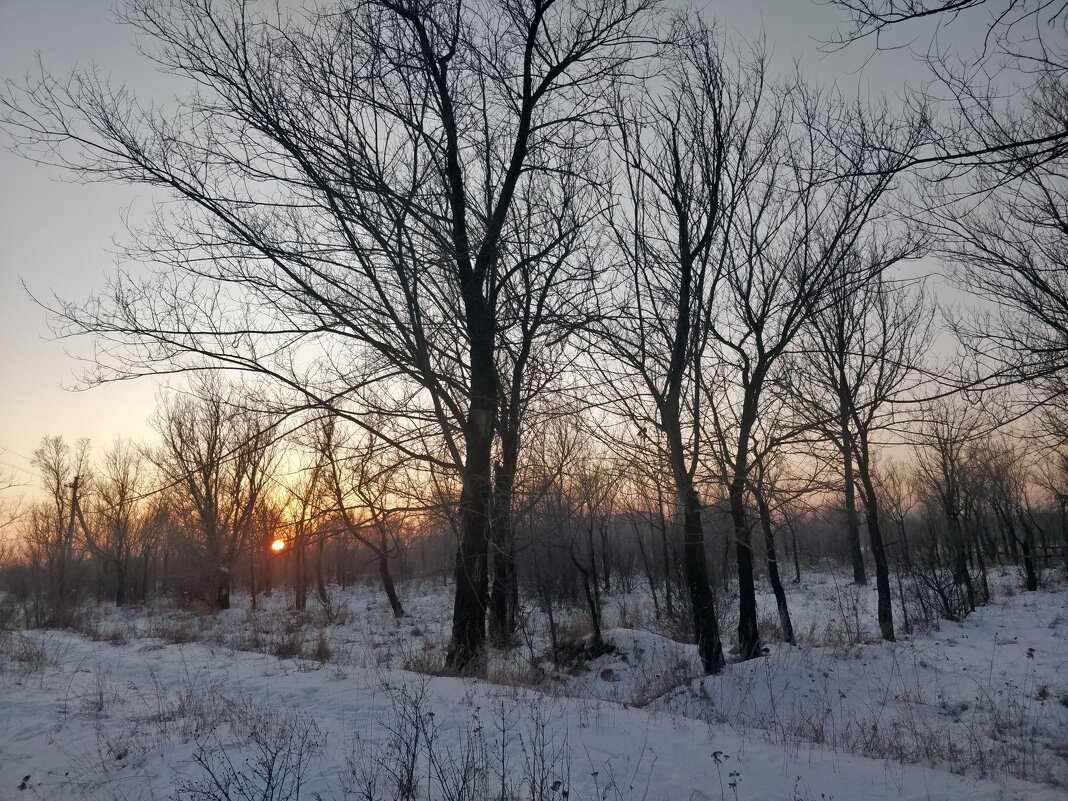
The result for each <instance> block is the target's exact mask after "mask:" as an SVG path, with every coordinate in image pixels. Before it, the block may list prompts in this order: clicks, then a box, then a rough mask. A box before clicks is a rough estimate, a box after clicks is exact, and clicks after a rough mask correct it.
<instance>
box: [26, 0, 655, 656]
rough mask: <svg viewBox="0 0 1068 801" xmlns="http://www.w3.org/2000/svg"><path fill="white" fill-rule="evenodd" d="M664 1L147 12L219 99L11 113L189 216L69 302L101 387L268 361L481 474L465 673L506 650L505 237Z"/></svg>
mask: <svg viewBox="0 0 1068 801" xmlns="http://www.w3.org/2000/svg"><path fill="white" fill-rule="evenodd" d="M653 4H654V0H638V2H634V3H609V4H605V3H602V2H599V0H471V1H470V2H460V1H459V0H457V2H444V1H443V0H383V2H369V3H360V4H356V5H351V4H346V3H343V4H339V5H337V6H336V7H326V8H320V9H314V10H312V9H304V10H302V11H301V12H299V13H298V12H292V11H289V10H285V9H276V11H275V12H274V13H273V14H269V13H261V12H259V11H256V10H255V9H254V8H253V6H251V5H250V4H248V3H241V2H232V3H217V2H213V1H212V0H131V2H130V3H128V4H127V6H126V10H125V11H124V12H123V13H122V14H121V18H122V20H123V21H124V22H126V23H128V24H130V25H132V26H133V28H134V29H135V31H136V32H137V33H138V34H139V35H141V37H142V41H143V44H144V47H145V48H146V51H147V52H148V53H149V54H150V57H151V58H153V59H154V61H155V62H156V64H157V66H158V67H159V68H160V69H162V70H163V71H165V72H172V73H176V74H178V75H179V76H181V77H183V78H185V79H186V80H188V81H191V82H192V83H193V85H194V86H195V87H196V88H195V90H194V91H193V92H191V93H189V94H187V95H185V96H184V97H183V98H181V99H180V101H179V108H178V110H177V111H176V112H174V113H173V114H170V115H167V114H165V113H164V112H162V111H161V110H159V109H158V108H157V107H145V106H143V105H141V104H139V103H137V101H136V100H135V99H133V98H132V97H131V95H130V94H129V93H128V92H127V91H125V90H122V89H119V88H116V87H112V86H111V85H109V84H108V82H107V81H106V80H105V79H104V78H102V77H101V76H100V75H99V74H97V73H94V72H91V71H83V72H79V73H76V74H75V75H73V76H71V77H70V79H62V80H61V79H56V78H54V77H53V76H50V75H43V76H41V77H40V78H39V79H37V80H34V81H31V82H30V84H29V85H28V86H25V87H22V88H21V90H11V91H9V93H8V95H7V97H6V103H5V106H6V115H5V116H6V126H7V128H8V130H9V131H12V132H14V133H15V135H16V136H17V137H19V138H20V140H21V143H22V145H23V146H24V148H25V149H27V150H28V151H29V152H30V153H31V155H34V154H36V155H41V154H42V153H47V154H52V155H53V156H55V157H56V158H58V160H59V161H60V162H61V163H63V164H65V165H66V166H69V167H71V168H72V169H73V170H74V171H75V172H76V173H77V174H79V175H80V176H82V177H85V178H90V179H102V180H115V181H120V182H127V183H147V184H149V185H151V186H156V187H159V188H160V189H161V190H162V191H164V192H166V193H168V194H169V195H171V196H172V197H174V198H176V199H177V200H179V201H181V202H180V203H178V204H176V205H175V206H174V207H173V213H168V214H165V215H163V216H162V217H161V219H160V220H159V225H157V226H156V227H155V228H154V230H153V231H151V232H150V233H151V234H153V235H150V236H146V237H144V238H143V240H142V243H141V244H142V245H144V248H143V255H144V256H145V257H146V259H145V260H149V261H154V262H156V263H157V264H158V265H159V266H160V269H158V270H157V271H156V272H154V273H153V274H151V275H150V277H149V278H148V279H145V280H141V279H137V278H134V277H133V276H131V275H127V274H122V273H120V274H119V275H118V276H116V277H115V278H114V280H113V281H112V284H111V286H110V287H109V288H108V290H107V291H105V292H104V293H102V294H101V295H100V296H99V297H97V298H95V299H94V300H93V301H91V302H89V303H88V304H84V305H83V304H62V303H60V304H55V305H56V306H57V308H56V309H55V311H56V313H57V318H58V321H59V328H60V329H61V331H62V332H63V333H68V334H79V333H90V334H94V335H96V336H97V338H98V342H99V343H100V345H101V349H100V353H101V360H102V365H103V371H102V373H101V374H99V375H98V376H96V377H97V378H103V379H106V378H109V377H114V376H115V375H116V374H118V375H131V374H142V373H146V372H160V371H169V370H174V369H182V368H183V367H190V366H194V367H202V366H210V367H231V368H236V369H242V370H251V371H255V372H257V373H259V374H260V375H263V376H268V377H270V378H271V379H272V380H274V381H275V382H276V385H277V387H279V388H282V389H286V390H288V391H289V392H290V393H291V394H292V395H293V396H294V397H293V400H292V404H294V405H297V406H307V405H311V406H318V407H329V408H332V409H333V410H334V411H335V412H336V413H339V414H348V416H349V418H350V419H351V420H352V421H353V422H355V423H356V424H359V421H360V420H361V419H364V418H363V417H362V416H361V415H359V414H354V413H352V410H353V409H359V408H360V406H361V404H362V405H367V404H371V405H373V406H375V407H377V410H378V411H380V412H385V413H386V414H385V416H380V417H378V419H386V420H388V421H389V422H390V427H389V429H388V430H386V431H379V432H376V433H377V434H378V435H379V436H382V437H384V438H386V439H387V440H388V441H390V442H391V444H393V446H394V447H397V448H399V449H401V450H402V452H408V453H409V455H414V456H419V457H421V458H424V459H429V460H434V461H438V462H439V465H438V466H439V467H440V468H441V469H447V470H450V471H453V472H454V473H455V474H456V475H457V476H458V477H459V480H460V482H461V485H462V486H461V493H460V499H459V505H460V535H459V543H458V548H457V558H456V569H455V578H456V594H455V603H454V612H453V629H452V642H451V647H450V649H449V655H448V661H449V663H450V664H451V665H452V666H454V667H456V668H465V667H467V666H470V665H471V664H472V663H475V662H476V661H477V660H478V659H479V657H480V654H481V652H482V648H483V644H484V639H485V609H486V595H487V569H488V566H487V561H488V537H489V518H490V509H491V506H492V502H493V498H492V482H493V475H492V472H493V471H492V467H493V464H492V463H493V458H492V455H493V444H494V438H495V433H496V431H497V420H498V411H499V409H498V407H499V400H500V398H499V385H498V378H499V374H498V369H497V368H498V365H497V353H498V349H499V346H500V324H501V319H500V309H501V303H502V297H501V287H502V285H503V283H504V275H503V274H502V271H503V270H506V269H507V268H506V267H505V265H504V264H503V263H502V254H503V251H504V238H505V232H506V231H507V229H508V225H509V220H510V218H512V216H513V214H514V211H515V202H516V197H517V195H518V194H519V193H521V192H522V191H523V187H524V186H525V185H526V184H527V182H529V181H532V180H535V176H537V175H542V174H545V173H547V172H566V171H569V170H571V168H572V166H573V165H574V164H575V163H576V157H579V159H580V158H581V154H582V152H583V151H584V150H586V149H587V148H588V147H590V146H591V145H592V142H593V140H594V139H596V137H597V136H598V135H599V134H598V131H599V129H598V128H597V127H596V126H594V125H591V124H590V123H593V122H595V121H596V120H597V118H598V116H599V115H600V112H601V111H602V110H603V106H604V98H605V97H606V96H607V95H609V94H610V93H611V88H612V86H613V85H614V84H615V83H616V82H617V81H618V80H619V79H620V78H621V76H623V75H624V74H626V73H627V72H628V71H629V70H630V65H631V63H632V60H633V58H634V56H635V53H636V50H637V49H638V48H640V47H641V46H642V45H643V44H644V43H646V42H647V41H648V38H647V29H648V28H649V26H650V25H651V24H652V18H651V17H650V15H649V14H648V11H649V10H650V8H651V6H652V5H653ZM35 148H36V150H35ZM385 384H388V385H389V386H388V387H387V386H385ZM413 428H422V429H429V430H431V431H433V432H434V433H435V435H436V437H437V438H438V444H436V445H435V446H434V447H433V448H432V449H430V452H428V451H427V449H425V448H423V447H422V446H421V444H419V443H423V442H426V438H425V437H418V438H415V439H412V438H411V437H410V431H411V430H412V429H413ZM442 454H444V456H442Z"/></svg>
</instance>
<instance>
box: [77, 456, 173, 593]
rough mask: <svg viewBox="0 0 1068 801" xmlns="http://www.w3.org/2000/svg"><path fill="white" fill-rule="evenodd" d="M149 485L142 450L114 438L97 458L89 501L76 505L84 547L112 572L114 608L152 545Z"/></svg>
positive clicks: (151, 513)
mask: <svg viewBox="0 0 1068 801" xmlns="http://www.w3.org/2000/svg"><path fill="white" fill-rule="evenodd" d="M151 482H152V473H151V471H150V469H149V464H148V460H147V459H146V458H145V456H144V454H143V453H142V451H141V450H140V449H139V448H138V447H136V446H135V445H133V444H132V443H130V442H129V441H125V440H119V441H117V442H115V443H114V444H113V445H112V446H111V447H110V448H108V449H107V450H105V451H104V453H103V454H102V456H101V459H100V466H99V468H98V470H97V471H96V477H95V480H94V482H93V494H92V497H91V499H90V500H89V502H88V503H82V504H79V506H78V520H79V523H80V526H81V531H82V535H83V537H84V539H85V545H86V547H87V548H88V550H89V552H90V553H91V554H92V555H93V557H94V558H96V559H99V560H100V561H101V562H103V564H104V565H105V569H106V570H107V571H108V572H109V573H110V574H111V575H110V580H111V582H112V586H113V596H112V597H113V598H114V600H115V605H116V606H122V605H123V604H124V603H126V598H127V593H128V591H129V589H130V584H131V581H132V579H133V578H134V576H133V575H132V570H133V568H134V567H135V565H136V562H135V560H137V559H138V558H140V557H141V556H142V555H143V554H144V551H145V550H146V549H148V548H149V547H150V546H151V539H152V537H153V536H154V535H155V533H156V525H155V522H156V521H155V516H156V508H155V506H154V499H153V498H152V497H151V495H152V493H151V492H150V488H151ZM87 509H88V512H89V514H88V515H86V514H85V511H86V510H87Z"/></svg>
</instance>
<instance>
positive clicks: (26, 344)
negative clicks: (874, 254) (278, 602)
mask: <svg viewBox="0 0 1068 801" xmlns="http://www.w3.org/2000/svg"><path fill="white" fill-rule="evenodd" d="M113 6H114V2H113V1H112V0H66V1H63V0H0V77H3V78H5V79H10V80H14V81H15V82H16V83H17V82H19V81H20V79H21V78H22V76H24V75H25V74H26V73H27V72H28V71H33V70H35V69H36V66H35V64H36V55H35V54H36V53H38V52H39V53H40V56H41V58H42V60H43V62H44V64H45V65H46V67H47V68H48V69H49V70H51V71H53V72H55V73H59V74H62V73H64V72H66V71H69V70H70V69H71V68H72V67H75V66H82V67H84V66H86V65H89V64H91V63H95V64H97V65H98V66H99V67H100V68H101V69H102V71H103V72H105V73H110V74H111V75H112V77H113V80H114V81H116V82H126V83H128V84H129V85H131V86H132V87H134V88H135V89H136V90H137V91H138V92H139V93H140V94H141V96H142V98H143V99H146V100H147V99H153V100H156V101H159V102H160V103H161V105H164V106H166V105H167V98H168V97H171V96H173V93H174V88H173V84H171V83H169V79H167V78H164V77H161V76H159V75H157V74H155V73H154V72H153V71H152V67H151V65H150V64H149V63H147V62H146V61H145V60H144V59H143V58H142V57H141V56H139V55H138V53H137V52H136V49H135V41H134V37H133V36H132V32H131V31H130V30H129V29H127V28H125V27H124V26H121V25H117V24H115V23H114V22H113V21H111V19H110V15H109V9H110V8H111V7H113ZM704 13H705V15H706V17H709V18H712V17H715V18H717V19H718V20H719V21H720V22H721V23H723V24H724V25H725V26H726V28H727V29H728V31H729V32H730V34H731V35H735V36H737V35H740V36H742V37H753V36H755V35H756V34H757V33H758V32H759V30H760V29H761V27H763V28H764V29H765V30H766V32H767V36H768V40H769V42H770V44H771V47H772V48H773V50H774V55H775V59H774V60H775V67H776V68H777V69H780V70H782V69H788V68H789V66H790V63H791V62H792V60H794V59H795V58H796V59H798V60H799V62H800V64H801V66H802V69H803V71H804V72H805V74H807V75H809V76H811V77H814V78H816V79H818V80H820V81H822V82H827V81H830V80H833V81H836V82H837V83H838V85H839V86H840V87H841V88H842V89H843V90H844V91H846V92H847V93H852V92H860V93H861V94H878V93H884V92H885V93H888V94H889V95H891V97H892V96H893V95H894V94H895V93H896V92H897V91H898V90H899V89H900V88H901V86H902V83H903V82H904V81H905V80H906V79H912V80H919V79H922V77H923V75H924V73H923V71H922V68H921V67H920V66H919V65H918V64H916V63H915V61H914V60H913V59H912V58H911V56H910V55H909V53H908V51H907V50H899V51H896V52H893V53H885V54H882V55H880V56H879V57H878V58H876V59H874V60H873V61H872V62H871V63H869V64H868V65H867V67H866V68H865V70H864V72H863V73H861V72H859V71H858V67H859V66H860V65H861V63H862V62H863V61H864V59H865V57H866V56H867V55H868V54H869V51H868V49H867V46H864V45H861V46H855V47H854V48H853V49H851V50H849V51H847V52H845V53H836V54H831V55H824V54H822V53H821V52H820V49H819V43H818V42H817V41H816V39H817V38H819V37H826V36H828V35H829V34H830V33H831V32H832V31H833V29H834V27H835V24H836V23H837V22H838V21H839V18H838V15H837V12H836V11H835V10H834V9H830V8H828V7H826V6H822V5H818V4H816V3H814V2H808V1H807V0H763V1H762V2H761V1H760V0H756V1H754V0H719V1H718V2H717V0H710V2H708V3H706V4H705V11H704ZM953 33H954V34H955V35H957V34H959V35H961V36H962V38H963V36H965V35H967V34H968V33H969V32H968V31H966V30H959V31H957V30H954V31H953ZM973 41H974V39H973ZM3 136H4V135H3V134H0V140H2V143H3V144H4V145H5V146H6V145H7V144H9V143H8V141H7V140H6V139H3ZM151 204H152V197H151V196H150V195H149V194H148V193H147V192H146V191H145V190H144V189H142V188H138V187H129V186H115V185H101V184H90V185H82V184H74V183H70V182H69V180H66V181H65V180H64V175H63V173H62V172H60V171H58V170H56V169H54V168H51V167H47V166H40V165H35V164H33V163H31V162H29V161H27V160H25V159H23V158H20V157H19V156H16V155H14V154H12V153H10V152H8V151H7V150H6V149H5V150H3V151H0V304H2V305H0V366H2V373H0V374H2V376H3V378H2V379H0V381H2V383H0V386H2V390H3V391H2V393H0V467H7V468H8V469H15V470H17V471H18V472H19V473H20V476H21V477H22V478H24V479H26V480H31V479H32V475H31V474H30V473H28V472H27V471H28V470H29V468H30V464H29V461H28V458H29V457H30V456H31V455H32V452H33V449H34V448H35V447H36V445H37V443H38V442H39V440H40V439H41V437H42V436H44V435H46V434H62V435H64V436H65V437H66V438H67V439H68V440H71V441H73V440H75V439H77V438H79V437H83V436H84V437H89V438H91V439H92V440H93V442H94V443H95V444H96V445H98V446H102V445H106V444H109V443H110V442H111V441H113V440H114V439H115V438H116V437H118V436H125V437H131V438H134V439H144V438H146V437H148V435H149V433H150V432H149V431H148V430H147V427H146V425H145V420H146V418H147V417H148V416H149V414H150V413H151V411H152V409H153V405H154V398H155V395H156V392H157V390H158V383H157V382H155V381H154V380H151V379H145V380H140V381H137V382H127V383H123V384H121V385H112V386H106V387H100V388H94V389H91V390H89V391H87V392H72V391H69V390H66V389H64V388H63V386H74V385H76V384H77V376H76V373H77V370H78V368H79V365H78V362H77V360H76V359H75V358H72V356H70V355H68V353H67V351H72V352H73V353H74V354H77V355H81V356H85V355H88V354H90V353H91V351H92V348H91V342H89V341H78V342H67V343H60V342H52V341H48V327H47V322H46V316H45V313H44V311H43V310H42V309H41V308H40V307H38V306H37V305H35V304H34V303H33V301H32V300H31V299H30V297H29V296H28V295H27V292H26V291H25V290H23V288H22V287H21V285H20V282H25V284H26V286H27V287H28V288H29V290H30V291H31V292H33V293H34V294H35V295H37V296H39V297H42V298H48V297H49V296H50V294H51V293H52V292H55V293H56V294H57V295H60V296H62V297H65V298H68V299H80V298H84V297H85V296H86V295H87V294H88V293H89V292H90V291H91V290H93V289H94V288H95V287H99V286H101V285H102V283H103V281H104V278H105V276H106V275H107V274H108V273H109V272H110V271H111V270H112V269H113V267H114V264H115V260H116V257H115V251H116V248H115V246H114V244H113V242H114V240H115V239H118V240H119V241H121V240H122V238H123V237H124V236H125V223H124V220H125V219H127V218H128V219H129V220H130V221H132V222H136V221H137V220H138V219H139V218H140V217H141V216H143V215H144V214H145V212H146V211H147V210H148V209H150V208H151Z"/></svg>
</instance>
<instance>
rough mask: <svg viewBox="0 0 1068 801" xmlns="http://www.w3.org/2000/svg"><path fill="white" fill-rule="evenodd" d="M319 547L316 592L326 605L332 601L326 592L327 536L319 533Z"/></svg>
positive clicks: (317, 552) (316, 558) (316, 564)
mask: <svg viewBox="0 0 1068 801" xmlns="http://www.w3.org/2000/svg"><path fill="white" fill-rule="evenodd" d="M318 540H319V542H318V548H317V549H316V554H315V592H316V594H317V595H318V596H319V603H321V604H322V605H323V606H326V605H327V604H329V603H330V596H329V595H328V594H327V592H326V579H325V577H324V576H323V562H324V558H323V557H324V553H323V552H324V551H325V550H326V537H325V535H323V534H321V533H320V534H319V538H318Z"/></svg>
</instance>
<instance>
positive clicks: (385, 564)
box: [378, 537, 404, 620]
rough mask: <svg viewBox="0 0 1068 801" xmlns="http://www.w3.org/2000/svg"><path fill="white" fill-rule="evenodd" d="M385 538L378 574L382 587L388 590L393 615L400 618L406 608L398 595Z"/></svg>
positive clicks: (387, 596)
mask: <svg viewBox="0 0 1068 801" xmlns="http://www.w3.org/2000/svg"><path fill="white" fill-rule="evenodd" d="M385 546H386V543H385V538H384V537H383V542H382V549H381V550H380V551H379V552H378V575H379V576H381V577H382V588H383V589H384V590H385V591H386V598H388V599H389V608H390V609H392V610H393V617H395V618H397V619H398V620H399V619H400V618H402V617H404V608H403V607H402V606H401V602H400V598H398V597H397V588H396V586H394V584H393V574H392V573H391V572H390V570H389V555H388V551H387V550H386V547H385Z"/></svg>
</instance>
